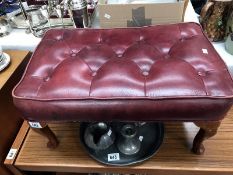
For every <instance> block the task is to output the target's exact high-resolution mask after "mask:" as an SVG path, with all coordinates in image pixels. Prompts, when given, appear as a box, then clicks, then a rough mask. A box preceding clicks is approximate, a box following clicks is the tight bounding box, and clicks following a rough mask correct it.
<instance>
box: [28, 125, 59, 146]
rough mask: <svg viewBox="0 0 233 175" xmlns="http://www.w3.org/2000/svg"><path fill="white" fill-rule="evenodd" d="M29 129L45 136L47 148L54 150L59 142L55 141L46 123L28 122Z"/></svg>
mask: <svg viewBox="0 0 233 175" xmlns="http://www.w3.org/2000/svg"><path fill="white" fill-rule="evenodd" d="M28 123H29V125H30V127H31V128H32V129H33V130H34V131H36V132H37V133H39V134H41V135H43V136H45V137H46V138H47V139H48V140H49V141H48V143H47V147H48V148H51V149H54V148H56V147H57V146H58V144H59V141H58V140H57V137H56V135H55V134H54V133H53V131H52V130H51V129H50V128H49V126H48V125H47V124H46V123H43V122H28Z"/></svg>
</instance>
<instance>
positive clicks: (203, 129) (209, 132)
mask: <svg viewBox="0 0 233 175" xmlns="http://www.w3.org/2000/svg"><path fill="white" fill-rule="evenodd" d="M194 123H195V124H196V125H197V126H198V127H200V130H199V131H198V133H197V135H196V136H195V138H194V140H193V148H192V151H193V152H194V153H195V154H199V155H200V154H204V152H205V147H204V145H203V142H204V141H205V140H206V139H208V138H210V137H213V136H214V135H215V134H216V133H217V130H218V127H219V126H220V124H221V121H211V122H207V121H203V122H194Z"/></svg>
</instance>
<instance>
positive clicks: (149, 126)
mask: <svg viewBox="0 0 233 175" xmlns="http://www.w3.org/2000/svg"><path fill="white" fill-rule="evenodd" d="M88 124H89V123H81V124H80V140H81V143H82V144H83V145H84V147H85V149H86V150H87V152H88V153H89V155H90V156H91V157H92V158H94V159H95V160H97V161H99V162H101V163H103V164H107V165H116V166H125V165H132V164H135V163H139V162H142V161H144V160H147V159H149V158H150V157H152V156H153V155H154V154H155V153H156V152H157V150H158V149H159V147H160V145H161V144H162V142H163V138H164V125H163V123H151V122H150V123H145V124H142V125H141V126H140V128H139V131H138V133H139V137H140V136H142V137H143V139H142V141H141V149H140V151H139V152H138V153H136V154H134V155H125V154H123V153H121V152H120V151H119V150H118V148H117V146H116V141H117V137H116V140H115V143H114V144H113V145H111V146H110V147H109V148H107V149H105V150H94V149H91V148H89V147H88V146H87V145H86V144H85V141H84V132H85V129H86V127H87V126H88ZM123 124H126V123H110V125H111V127H112V128H113V131H114V132H115V133H116V136H117V134H118V132H116V131H119V128H121V126H122V125H123ZM142 137H141V138H142ZM117 159H118V160H117Z"/></svg>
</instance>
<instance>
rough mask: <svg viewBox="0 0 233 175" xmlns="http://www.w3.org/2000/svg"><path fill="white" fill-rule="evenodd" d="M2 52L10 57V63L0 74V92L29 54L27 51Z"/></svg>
mask: <svg viewBox="0 0 233 175" xmlns="http://www.w3.org/2000/svg"><path fill="white" fill-rule="evenodd" d="M4 52H6V53H7V54H8V55H9V56H10V57H11V63H10V65H9V66H8V67H7V68H6V69H4V70H2V71H1V72H0V90H1V89H2V87H3V86H4V85H5V83H6V82H7V80H8V79H9V78H10V77H11V75H12V74H13V73H14V72H15V70H16V69H17V68H18V66H19V65H20V64H21V63H22V61H23V60H24V58H25V57H26V55H27V54H28V53H29V52H28V51H12V50H6V51H4Z"/></svg>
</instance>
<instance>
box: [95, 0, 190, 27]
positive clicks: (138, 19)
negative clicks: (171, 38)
mask: <svg viewBox="0 0 233 175" xmlns="http://www.w3.org/2000/svg"><path fill="white" fill-rule="evenodd" d="M185 4H186V0H180V1H177V2H174V3H163V1H162V0H161V3H150V4H98V5H97V10H98V12H99V23H100V27H101V28H113V27H139V26H146V25H155V24H168V23H177V22H182V21H183V15H184V9H185Z"/></svg>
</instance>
